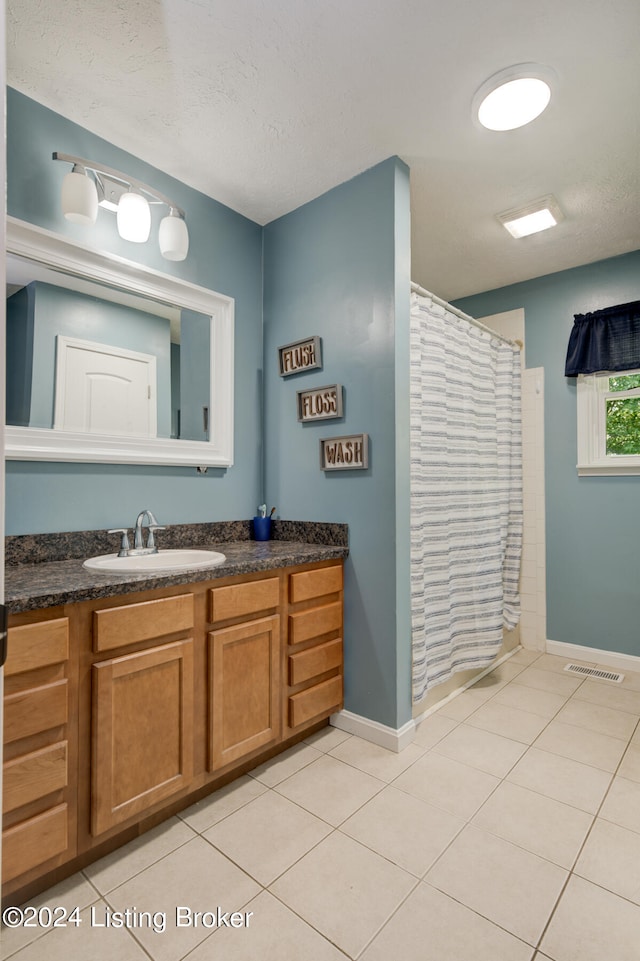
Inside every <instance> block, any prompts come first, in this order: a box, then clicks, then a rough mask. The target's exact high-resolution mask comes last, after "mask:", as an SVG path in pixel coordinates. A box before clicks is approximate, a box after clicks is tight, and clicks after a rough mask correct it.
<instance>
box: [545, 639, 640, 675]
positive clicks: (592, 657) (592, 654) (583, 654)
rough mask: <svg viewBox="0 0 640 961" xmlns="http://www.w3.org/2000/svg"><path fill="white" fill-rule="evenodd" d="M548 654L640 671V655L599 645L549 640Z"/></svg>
mask: <svg viewBox="0 0 640 961" xmlns="http://www.w3.org/2000/svg"><path fill="white" fill-rule="evenodd" d="M547 654H556V655H557V656H558V657H566V658H568V659H569V660H570V661H571V660H573V661H575V660H578V661H586V662H587V663H588V664H602V665H604V666H605V667H612V668H614V669H615V670H616V671H623V672H624V671H640V656H638V655H637V654H621V653H618V652H617V651H602V650H600V649H599V648H597V647H584V646H583V645H582V644H567V642H566V641H550V640H547Z"/></svg>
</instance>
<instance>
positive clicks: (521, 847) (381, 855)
mask: <svg viewBox="0 0 640 961" xmlns="http://www.w3.org/2000/svg"><path fill="white" fill-rule="evenodd" d="M565 663H566V660H565V659H564V658H558V657H553V656H550V655H546V654H545V655H538V654H534V653H531V652H527V651H519V652H518V653H516V654H515V655H514V656H513V657H512V658H511V659H510V660H508V661H507V662H505V663H504V664H503V665H501V666H500V667H498V668H496V670H495V671H493V672H492V673H491V674H490V675H488V676H487V677H486V678H484V679H483V680H482V681H481V682H479V683H478V684H476V685H475V686H474V687H473V688H470V689H469V690H468V691H466V692H465V693H463V694H461V695H459V696H458V697H456V698H455V699H453V700H452V701H450V702H449V703H448V704H446V705H444V706H443V707H442V708H441V709H440V710H439V711H438V712H437V713H435V714H433V715H431V716H430V717H429V718H427V719H426V720H425V721H424V722H423V723H422V724H421V725H420V727H419V728H418V731H417V734H416V738H415V741H414V743H413V744H412V745H411V746H410V747H408V748H407V749H406V750H405V751H403V752H402V753H401V754H393V753H390V752H388V751H385V750H383V749H382V748H378V747H376V746H375V745H372V744H370V743H368V742H367V741H362V740H360V739H359V738H357V737H351V736H349V735H347V734H345V733H343V732H341V731H338V730H336V729H335V728H327V729H325V730H323V731H322V732H320V733H319V734H316V735H314V736H312V737H310V738H308V740H307V741H306V742H303V743H302V744H300V745H297V746H296V747H294V748H292V749H290V750H289V751H287V752H286V753H285V754H282V755H281V756H280V757H278V758H276V759H274V760H273V761H270V762H269V763H267V764H264V765H262V766H260V767H258V768H256V769H255V770H253V771H252V772H251V774H250V775H246V776H244V777H241V778H240V779H239V780H237V781H236V782H234V783H233V784H232V785H229V786H227V787H225V788H223V789H222V790H220V791H218V792H217V793H216V794H214V795H212V796H210V797H209V798H207V799H206V800H204V801H201V802H199V803H198V804H196V805H194V806H193V807H192V808H190V809H188V810H186V811H184V812H182V814H181V815H180V816H179V817H175V818H173V819H171V820H170V821H168V822H167V823H165V824H163V825H161V826H160V827H158V828H156V829H155V830H154V831H152V832H150V833H149V834H147V835H145V836H144V837H142V838H139V839H138V840H136V841H134V842H132V843H131V844H129V845H127V846H126V847H125V848H122V849H121V850H120V851H118V852H116V853H115V854H113V855H110V856H108V857H106V858H104V859H103V860H102V861H99V862H98V863H96V864H93V865H92V866H91V867H88V868H87V869H86V870H85V871H83V872H81V873H79V874H77V875H75V876H74V877H73V878H70V879H69V880H68V881H66V882H64V883H63V884H61V885H58V886H57V887H56V888H54V889H51V890H49V891H47V892H46V893H45V894H43V895H41V896H40V897H39V898H37V899H34V902H33V903H34V905H35V906H37V907H44V908H45V909H46V908H47V907H48V908H54V907H57V906H61V907H65V908H66V909H68V910H69V911H70V910H71V909H72V908H74V907H76V906H77V907H78V908H79V913H78V915H76V917H77V918H78V919H79V922H80V923H79V924H78V925H69V926H67V927H66V928H59V929H56V930H50V931H47V930H46V929H45V928H44V927H42V928H35V929H34V928H30V929H25V928H16V929H13V930H8V929H6V928H5V929H4V930H3V932H2V937H1V945H0V947H1V948H2V951H1V954H2V957H3V958H5V959H6V958H11V959H12V961H41V959H43V958H46V959H47V961H58V959H60V961H75V959H77V961H149V959H150V958H151V959H153V961H181V959H183V958H188V959H189V961H209V959H215V961H255V959H260V961H339V959H343V961H344V959H345V958H351V959H355V958H357V959H362V961H395V959H401V961H534V959H536V961H545V959H546V961H548V959H551V961H609V959H611V961H637V959H638V958H639V957H640V729H639V728H638V720H639V719H640V674H631V673H629V674H627V676H626V678H625V680H624V682H623V684H622V685H613V684H611V683H606V682H603V681H594V680H585V679H582V678H580V677H576V676H573V675H569V674H567V673H566V672H564V671H563V670H562V668H563V666H564V664H565ZM218 906H219V907H220V908H221V910H222V912H223V913H224V912H237V913H236V914H227V915H226V917H227V919H228V920H227V926H225V925H224V923H222V924H221V925H218V926H214V927H212V926H211V925H212V924H214V917H213V914H212V913H211V912H216V911H217V909H218ZM178 907H180V908H182V909H183V910H182V911H181V912H180V914H179V920H180V921H181V922H182V923H181V924H180V925H179V926H178V925H177V923H176V920H177V908H178ZM127 911H128V912H129V914H128V918H129V920H128V922H125V925H124V926H122V927H119V928H118V927H116V926H115V921H117V919H118V914H117V912H121V916H123V917H126V916H127V915H126V912H127ZM143 912H148V915H144V914H143ZM195 912H202V913H203V914H202V915H201V916H200V917H199V918H198V919H197V923H196V919H195ZM41 917H42V919H43V924H44V923H46V921H47V913H46V910H45V912H44V913H43V914H42V915H41ZM108 918H111V919H112V920H113V921H114V924H112V925H111V926H105V924H106V920H107V919H108ZM134 921H135V922H136V926H133V922H134ZM215 921H217V918H216V919H215ZM222 921H223V922H224V919H222ZM247 922H248V924H247ZM163 928H164V930H163Z"/></svg>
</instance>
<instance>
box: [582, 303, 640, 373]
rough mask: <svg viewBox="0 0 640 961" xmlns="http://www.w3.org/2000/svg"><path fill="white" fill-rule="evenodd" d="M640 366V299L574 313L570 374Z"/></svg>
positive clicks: (632, 368) (630, 368)
mask: <svg viewBox="0 0 640 961" xmlns="http://www.w3.org/2000/svg"><path fill="white" fill-rule="evenodd" d="M636 367H640V300H635V301H634V302H633V303H631V304H620V306H618V307H605V308H604V310H594V311H593V312H592V313H590V314H576V315H575V316H574V318H573V329H572V331H571V336H570V337H569V347H568V348H567V360H566V364H565V370H564V372H565V375H566V376H567V377H577V376H578V374H595V373H596V372H597V371H599V370H634V369H635V368H636Z"/></svg>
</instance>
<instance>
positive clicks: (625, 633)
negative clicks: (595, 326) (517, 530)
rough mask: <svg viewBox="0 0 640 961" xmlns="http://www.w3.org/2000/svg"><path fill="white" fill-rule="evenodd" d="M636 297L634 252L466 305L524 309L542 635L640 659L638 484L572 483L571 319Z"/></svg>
mask: <svg viewBox="0 0 640 961" xmlns="http://www.w3.org/2000/svg"><path fill="white" fill-rule="evenodd" d="M638 299H640V251H636V252H635V253H631V254H625V255H624V256H621V257H615V258H612V259H610V260H603V261H600V262H598V263H595V264H588V265H586V266H584V267H576V268H574V269H573V270H566V271H561V272H559V273H556V274H550V275H548V276H546V277H538V278H537V279H535V280H530V281H527V282H525V283H521V284H514V285H513V286H510V287H504V288H502V289H500V290H493V291H489V292H488V293H484V294H479V295H477V296H474V297H466V298H464V299H463V300H460V301H458V302H457V306H458V307H460V308H461V309H462V310H464V311H466V312H467V313H469V314H471V315H472V316H475V317H483V316H489V315H491V314H495V313H499V312H501V311H505V310H512V309H514V308H517V307H524V310H525V338H526V358H527V366H529V367H544V369H545V476H546V547H547V637H548V638H550V639H551V640H554V641H566V642H569V643H572V644H582V645H586V646H587V647H595V648H600V649H603V650H611V651H619V652H622V653H626V654H636V655H640V634H639V631H638V623H639V621H640V580H639V576H638V570H639V566H638V550H637V545H638V542H639V541H640V497H639V495H640V476H639V477H578V474H577V471H576V459H577V447H576V381H575V379H574V378H567V377H565V376H564V360H565V355H566V351H567V343H568V340H569V332H570V330H571V327H572V325H573V315H574V314H577V313H585V312H587V311H591V310H598V309H599V308H602V307H608V306H612V305H614V304H623V303H628V302H629V301H633V300H638Z"/></svg>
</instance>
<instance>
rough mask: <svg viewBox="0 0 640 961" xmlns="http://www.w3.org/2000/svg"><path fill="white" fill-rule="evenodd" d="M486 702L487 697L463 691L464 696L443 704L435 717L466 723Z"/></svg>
mask: <svg viewBox="0 0 640 961" xmlns="http://www.w3.org/2000/svg"><path fill="white" fill-rule="evenodd" d="M486 700H487V698H486V697H478V695H477V694H472V693H471V691H463V692H462V694H458V695H457V696H456V697H452V698H451V700H450V701H447V703H446V704H443V705H442V707H441V708H439V709H438V712H437V713H436V714H435V715H433V716H434V717H446V718H449V719H450V720H452V721H465V720H466V719H467V718H468V717H469V715H471V714H473V713H474V712H475V711H477V710H479V709H480V708H481V707H482V705H483V704H484V703H485V702H486Z"/></svg>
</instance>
